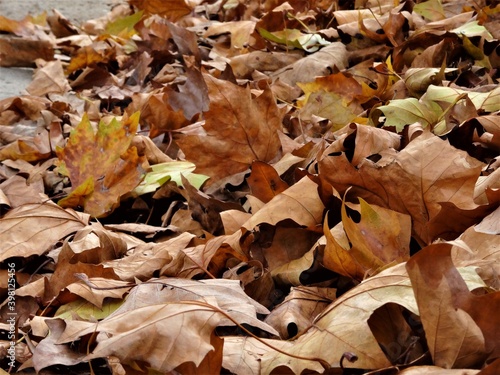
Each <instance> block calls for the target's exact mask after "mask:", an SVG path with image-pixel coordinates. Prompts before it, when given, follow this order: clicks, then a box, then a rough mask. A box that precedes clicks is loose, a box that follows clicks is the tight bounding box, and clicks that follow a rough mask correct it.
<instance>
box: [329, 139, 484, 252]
mask: <svg viewBox="0 0 500 375" xmlns="http://www.w3.org/2000/svg"><path fill="white" fill-rule="evenodd" d="M422 150H425V152H423V151H422ZM379 155H380V156H382V157H381V158H380V159H379V160H378V161H377V162H376V163H374V162H372V161H370V160H365V161H364V162H363V163H362V164H361V165H358V166H357V167H356V168H354V166H352V165H351V164H350V163H349V162H348V160H347V159H346V157H345V155H344V154H340V155H329V156H325V157H324V158H322V159H321V160H320V162H319V173H320V177H321V178H323V179H325V181H327V182H328V183H329V184H331V185H332V186H333V187H334V188H335V189H337V191H338V192H339V193H340V194H344V193H345V192H346V190H347V188H349V187H352V189H351V190H350V194H356V195H357V196H360V197H362V198H363V199H364V200H366V201H367V202H368V203H370V204H376V205H378V206H382V207H386V208H390V209H392V210H394V211H397V212H400V213H406V214H409V215H410V216H411V217H412V225H413V227H412V235H413V236H414V237H415V238H416V239H417V241H419V242H421V243H423V244H428V243H430V242H432V241H433V240H434V239H435V238H437V237H441V238H444V239H452V238H456V237H457V235H459V234H460V233H461V232H462V231H463V230H465V229H467V228H468V227H469V226H470V225H472V224H474V222H475V220H478V219H479V218H482V217H483V215H484V213H485V212H488V209H490V208H488V206H478V205H476V204H475V203H474V201H473V196H474V187H475V184H476V181H477V177H478V176H479V173H480V171H481V169H482V168H483V163H481V162H479V161H478V160H477V159H475V158H472V157H470V156H469V155H467V154H466V153H465V152H463V151H460V150H457V149H456V148H454V147H452V146H451V145H450V144H449V143H448V142H447V141H443V140H441V139H440V138H439V137H437V136H434V135H432V133H430V132H424V133H422V134H421V135H419V136H418V137H417V138H415V139H414V140H413V141H412V142H410V143H409V144H408V146H406V147H405V148H404V149H403V150H402V151H400V152H399V153H396V152H394V151H391V150H387V151H385V152H380V153H379ZM332 171H337V172H336V173H333V172H332ZM340 171H341V172H340ZM396 180H397V181H398V184H395V183H394V181H396ZM450 181H453V184H450ZM450 215H453V216H450ZM458 215H459V216H458ZM450 217H454V218H455V219H454V220H452V221H451V220H449V218H450ZM459 218H460V219H459Z"/></svg>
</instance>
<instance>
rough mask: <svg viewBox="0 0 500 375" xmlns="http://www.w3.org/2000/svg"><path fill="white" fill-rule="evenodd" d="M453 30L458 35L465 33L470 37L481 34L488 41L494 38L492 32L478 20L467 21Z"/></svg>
mask: <svg viewBox="0 0 500 375" xmlns="http://www.w3.org/2000/svg"><path fill="white" fill-rule="evenodd" d="M451 32H452V33H455V34H458V35H465V36H466V37H468V38H471V37H473V36H480V37H483V38H484V39H486V40H487V41H491V40H493V35H491V34H490V32H489V31H488V29H486V27H484V26H482V25H480V24H479V23H478V22H477V21H471V22H467V23H466V24H464V25H461V26H459V27H457V28H456V29H453V30H451Z"/></svg>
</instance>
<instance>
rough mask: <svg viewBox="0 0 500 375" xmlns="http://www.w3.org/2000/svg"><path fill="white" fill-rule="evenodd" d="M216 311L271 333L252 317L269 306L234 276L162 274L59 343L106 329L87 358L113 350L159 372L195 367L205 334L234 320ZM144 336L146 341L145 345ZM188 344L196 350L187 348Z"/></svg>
mask: <svg viewBox="0 0 500 375" xmlns="http://www.w3.org/2000/svg"><path fill="white" fill-rule="evenodd" d="M221 310H222V311H224V312H225V314H227V315H229V316H232V317H233V319H236V320H237V321H241V323H247V324H250V325H254V324H255V325H256V326H257V327H260V328H262V329H266V330H268V331H270V332H271V333H276V332H275V331H274V330H273V329H272V328H271V327H270V326H268V325H266V324H264V323H261V322H260V321H259V320H257V319H256V317H255V314H256V313H257V312H260V313H266V312H268V311H267V309H265V308H264V307H262V306H260V305H259V304H257V303H256V302H254V301H253V300H252V299H250V298H249V297H247V296H246V295H245V294H244V292H243V291H242V290H241V288H240V286H239V281H233V280H205V281H188V280H183V279H165V280H157V281H151V282H149V283H148V284H142V285H138V286H137V287H135V288H134V289H133V290H132V291H131V294H130V296H129V298H128V299H127V301H126V302H125V304H123V305H122V306H121V307H120V308H119V309H118V310H116V311H115V312H114V313H113V314H112V315H110V316H109V317H107V318H105V319H104V320H102V321H101V322H99V323H98V325H97V327H96V326H95V325H91V326H87V327H84V328H83V329H82V330H78V331H73V330H69V331H68V334H67V335H63V337H61V339H60V340H59V342H60V343H63V342H68V341H73V340H75V339H76V338H78V337H81V336H83V335H85V334H87V333H91V332H94V331H98V332H105V333H106V335H100V336H99V337H98V345H97V347H96V348H95V349H94V350H93V351H92V353H91V354H90V355H89V356H87V357H86V359H92V358H101V357H106V356H108V355H115V356H117V357H118V358H120V359H121V360H122V362H123V363H128V364H132V363H133V362H134V361H143V362H146V363H148V364H149V366H150V367H151V368H152V369H155V370H157V371H162V372H167V371H172V370H173V369H174V368H176V367H177V366H179V365H181V364H183V363H185V362H194V364H195V365H196V366H198V365H199V364H200V363H201V361H202V360H203V358H204V357H205V356H206V355H207V354H208V353H209V352H210V351H211V350H213V346H212V345H211V343H210V337H211V335H212V332H213V330H214V329H215V327H217V326H222V325H223V326H227V325H234V323H233V322H232V321H231V320H229V319H228V318H227V317H226V316H225V315H224V314H223V313H221ZM138 321H140V322H141V323H142V324H140V325H137V322H138ZM144 340H146V341H147V342H148V343H150V344H149V345H147V346H144V345H143V343H144ZM193 347H196V350H195V351H193V350H190V349H189V348H193Z"/></svg>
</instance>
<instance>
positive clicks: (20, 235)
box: [0, 202, 89, 260]
mask: <svg viewBox="0 0 500 375" xmlns="http://www.w3.org/2000/svg"><path fill="white" fill-rule="evenodd" d="M88 220H89V217H88V215H85V214H81V213H77V212H75V211H73V210H71V209H66V210H65V209H63V208H61V207H59V206H57V205H55V204H54V203H52V202H47V203H44V204H26V205H23V206H20V207H18V208H16V209H13V210H12V211H10V212H9V213H8V214H7V215H5V216H4V217H2V218H1V219H0V242H1V243H2V250H1V252H0V260H5V259H7V258H10V257H14V256H25V257H29V256H31V255H41V254H43V253H44V252H46V251H47V250H48V249H49V247H50V246H51V244H53V243H54V242H55V241H57V240H59V239H62V238H64V237H65V236H67V235H68V234H71V233H73V232H76V231H77V230H78V229H81V228H83V227H84V226H85V225H86V224H87V223H88Z"/></svg>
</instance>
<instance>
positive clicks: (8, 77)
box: [0, 0, 117, 100]
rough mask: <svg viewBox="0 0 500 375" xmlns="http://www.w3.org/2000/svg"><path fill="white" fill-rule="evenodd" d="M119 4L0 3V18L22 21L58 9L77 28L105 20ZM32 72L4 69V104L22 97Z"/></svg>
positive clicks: (0, 91) (80, 0)
mask: <svg viewBox="0 0 500 375" xmlns="http://www.w3.org/2000/svg"><path fill="white" fill-rule="evenodd" d="M115 3H117V1H116V0H107V1H106V0H0V15H2V16H4V17H7V18H11V19H15V20H21V19H23V18H24V17H25V16H26V15H28V14H31V15H37V14H41V13H43V12H44V11H47V13H50V12H51V11H52V9H57V10H58V11H59V12H60V13H62V14H63V15H64V16H65V17H66V18H68V19H69V20H70V21H71V22H73V23H74V24H75V25H78V24H79V23H81V22H83V21H86V20H89V19H94V18H98V17H101V16H103V15H105V14H106V13H107V12H109V10H110V9H111V7H112V5H113V4H115ZM32 73H33V71H32V69H24V68H23V69H20V68H1V67H0V100H1V99H4V98H8V97H10V96H16V95H19V94H22V93H23V91H24V88H25V87H26V86H27V85H28V84H29V83H30V81H31V77H32Z"/></svg>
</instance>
